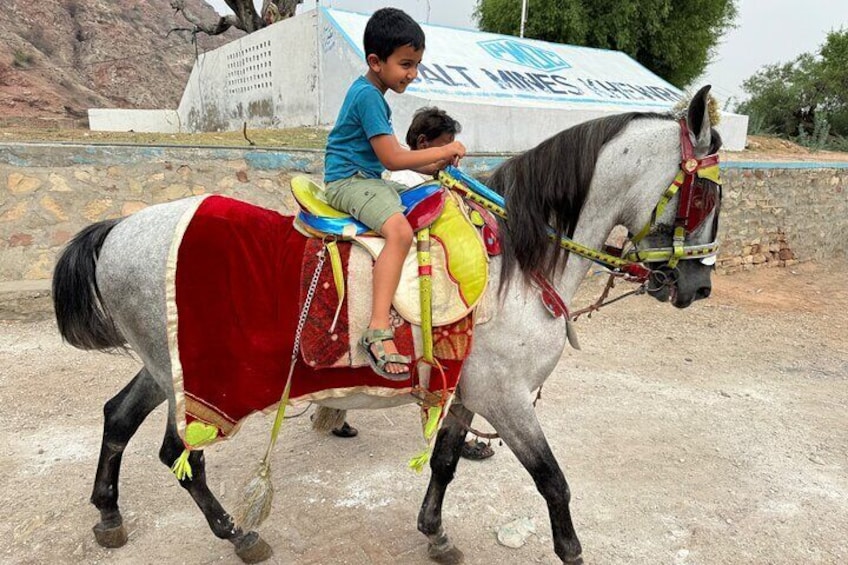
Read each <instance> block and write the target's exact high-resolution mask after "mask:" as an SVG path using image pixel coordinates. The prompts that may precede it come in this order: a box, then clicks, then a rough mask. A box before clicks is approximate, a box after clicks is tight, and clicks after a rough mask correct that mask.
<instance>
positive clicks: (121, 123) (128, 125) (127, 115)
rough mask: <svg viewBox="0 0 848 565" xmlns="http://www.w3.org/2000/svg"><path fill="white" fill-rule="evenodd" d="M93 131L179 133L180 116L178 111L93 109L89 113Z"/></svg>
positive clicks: (90, 125) (90, 126)
mask: <svg viewBox="0 0 848 565" xmlns="http://www.w3.org/2000/svg"><path fill="white" fill-rule="evenodd" d="M88 125H89V126H88V127H89V128H90V129H91V130H92V131H135V132H141V133H179V132H180V131H181V128H180V115H179V113H178V112H177V111H176V110H131V109H111V110H110V109H104V108H92V109H91V110H89V111H88Z"/></svg>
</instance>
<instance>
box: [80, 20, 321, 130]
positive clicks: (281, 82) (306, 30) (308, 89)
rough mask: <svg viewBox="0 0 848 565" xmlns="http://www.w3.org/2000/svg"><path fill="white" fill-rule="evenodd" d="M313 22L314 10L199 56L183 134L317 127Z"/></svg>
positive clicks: (185, 102)
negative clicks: (245, 123)
mask: <svg viewBox="0 0 848 565" xmlns="http://www.w3.org/2000/svg"><path fill="white" fill-rule="evenodd" d="M317 21H318V18H317V12H314V11H313V12H310V13H308V14H304V15H302V16H299V17H297V18H292V19H288V20H284V21H282V22H278V23H276V24H274V25H271V26H268V27H266V28H263V29H261V30H259V31H257V32H255V33H251V34H250V35H246V36H244V37H242V38H241V39H237V40H235V41H233V42H231V43H228V44H227V45H224V46H223V47H220V48H218V49H215V50H214V51H210V52H208V53H204V54H203V55H201V56H200V58H199V59H198V60H197V62H196V63H195V64H194V68H193V69H192V72H191V76H190V77H189V79H188V83H187V84H186V88H185V91H184V92H183V97H182V100H181V101H180V106H179V109H178V110H177V111H178V113H179V115H180V120H181V122H182V127H183V131H232V130H238V129H241V128H242V125H243V124H244V122H247V123H248V125H249V127H251V128H274V127H279V128H285V127H296V126H314V125H317V124H318V98H319V96H318V92H317V89H318V87H319V84H318V55H317V49H316V45H317V42H318V36H317V32H316V26H317ZM92 129H94V128H92Z"/></svg>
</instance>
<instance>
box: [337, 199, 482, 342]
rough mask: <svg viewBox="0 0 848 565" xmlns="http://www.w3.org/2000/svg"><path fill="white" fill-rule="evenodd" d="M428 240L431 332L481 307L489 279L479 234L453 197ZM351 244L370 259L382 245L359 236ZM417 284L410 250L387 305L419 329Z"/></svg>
mask: <svg viewBox="0 0 848 565" xmlns="http://www.w3.org/2000/svg"><path fill="white" fill-rule="evenodd" d="M430 239H431V242H430V260H431V262H432V275H431V281H432V288H433V299H432V302H433V306H432V308H433V326H444V325H447V324H452V323H453V322H456V321H459V320H461V319H462V318H464V317H466V316H467V315H468V314H470V313H471V312H472V311H473V310H474V307H475V306H477V304H478V303H479V302H480V299H481V298H482V297H483V294H484V293H485V291H486V285H487V283H488V279H489V257H488V254H487V253H486V247H485V245H484V244H483V240H482V239H481V237H480V233H479V232H478V231H477V229H476V228H475V227H474V224H472V223H471V221H470V220H469V219H468V217H467V215H466V213H465V210H464V208H463V204H462V203H461V201H460V199H459V197H457V196H456V195H455V194H453V193H451V194H449V196H448V198H447V200H446V202H445V206H444V209H443V211H442V215H441V216H439V218H438V219H437V220H436V221H435V222H434V223H433V225H432V226H431V228H430ZM354 241H356V242H357V243H358V244H360V245H362V247H364V248H365V249H367V250H368V252H369V253H370V254H371V256H372V257H374V258H376V257H377V256H378V255H379V254H380V251H381V250H382V249H383V246H384V245H385V240H384V239H383V238H381V237H369V236H358V237H356V238H354ZM352 275H353V276H358V275H359V273H358V272H354V273H352ZM369 278H370V276H369ZM418 280H419V279H418V255H417V250H416V247H415V245H413V246H412V247H411V248H410V250H409V254H407V256H406V260H405V261H404V264H403V271H402V272H401V278H400V284H398V289H397V291H396V292H395V296H394V299H393V301H392V304H393V306H394V307H395V310H397V312H398V313H399V314H400V315H401V316H402V317H403V318H404V319H406V320H408V321H410V322H412V323H413V324H416V325H421V295H420V291H419V288H420V285H419V282H418Z"/></svg>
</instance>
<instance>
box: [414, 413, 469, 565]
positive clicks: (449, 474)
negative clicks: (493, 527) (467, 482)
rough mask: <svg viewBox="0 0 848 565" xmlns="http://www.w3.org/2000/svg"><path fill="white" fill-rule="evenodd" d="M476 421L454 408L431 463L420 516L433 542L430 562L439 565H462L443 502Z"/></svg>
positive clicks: (427, 534)
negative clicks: (446, 523) (447, 530)
mask: <svg viewBox="0 0 848 565" xmlns="http://www.w3.org/2000/svg"><path fill="white" fill-rule="evenodd" d="M473 417H474V413H473V412H471V411H469V410H468V409H467V408H465V407H464V406H462V405H461V404H459V403H456V404H454V405H453V406H452V407H451V410H450V414H448V416H447V417H446V418H445V421H444V423H443V425H442V428H441V429H440V430H439V435H438V436H436V445H435V447H434V448H433V456H432V458H431V460H430V470H431V473H432V474H431V475H430V484H429V486H428V487H427V496H425V497H424V503H423V504H422V505H421V511H420V512H419V513H418V530H419V531H420V532H421V533H422V534H424V535H426V536H427V539H428V540H429V541H430V543H429V546H428V548H427V553H428V555H429V556H430V559H432V560H433V561H436V562H438V563H449V564H452V563H460V562H461V561H462V558H463V556H462V552H461V551H460V550H459V549H457V548H456V547H455V546H454V545H453V542H451V540H450V538H448V536H447V534H446V533H445V530H444V528H443V527H442V502H443V501H444V499H445V491H446V490H447V488H448V484H450V482H451V481H452V480H453V475H454V472H455V471H456V465H457V462H459V455H460V453H461V452H462V445H463V444H464V443H465V433H466V430H467V427H468V426H469V425H470V424H471V419H472V418H473Z"/></svg>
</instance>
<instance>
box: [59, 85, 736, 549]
mask: <svg viewBox="0 0 848 565" xmlns="http://www.w3.org/2000/svg"><path fill="white" fill-rule="evenodd" d="M708 92H709V87H705V88H703V89H701V91H699V92H698V93H697V94H696V96H695V97H694V98H693V100H692V101H691V102H690V104H689V107H688V112H687V114H686V117H685V120H684V122H685V124H686V125H688V129H685V128H684V129H683V130H682V131H683V132H684V134H683V139H684V141H683V142H682V141H681V139H682V137H681V126H680V125H679V123H678V121H676V120H675V119H674V118H673V117H672V116H670V115H658V114H646V113H628V114H621V115H616V116H611V117H606V118H600V119H597V120H594V121H590V122H587V123H584V124H581V125H578V126H575V127H573V128H571V129H569V130H566V131H564V132H562V133H560V134H558V135H556V136H554V137H552V138H551V139H549V140H547V141H545V142H543V143H542V144H540V145H539V146H538V147H536V148H534V149H531V150H529V151H527V152H526V153H524V154H522V155H519V156H517V157H515V158H513V159H510V160H508V161H506V162H505V163H504V164H503V165H502V166H501V167H500V168H499V169H498V170H497V171H496V172H495V173H494V175H493V177H492V178H491V180H490V186H491V187H492V188H493V189H494V190H495V191H497V192H499V193H500V194H501V195H503V196H504V197H505V199H506V203H507V212H508V217H509V220H508V224H504V225H502V229H501V234H502V246H503V249H504V254H503V256H501V257H495V258H493V260H492V262H491V280H492V281H499V282H500V284H499V285H494V284H493V285H490V289H489V290H488V291H487V292H488V293H489V294H490V295H491V296H489V297H488V298H487V299H488V300H490V304H496V305H497V308H496V312H495V313H494V315H493V317H492V319H491V320H490V321H489V322H487V323H485V324H482V325H480V326H478V327H477V329H476V335H475V346H474V349H473V351H472V353H471V355H470V356H469V358H468V359H467V361H466V363H465V366H464V370H463V377H462V380H461V383H460V387H459V391H458V400H457V402H455V403H454V404H453V406H452V410H451V417H449V418H446V419H445V421H444V424H443V426H442V428H441V430H440V431H439V433H438V436H437V439H436V444H435V448H434V451H433V456H432V459H431V472H432V474H431V478H430V484H429V487H428V489H427V494H426V496H425V499H424V502H423V505H422V507H421V511H420V514H419V517H418V529H419V530H420V531H421V532H422V533H424V534H425V535H426V536H427V538H428V540H429V555H430V557H431V558H432V559H434V560H436V561H438V562H442V563H456V562H459V561H460V560H461V559H462V553H461V552H460V551H459V550H458V549H457V548H456V547H455V546H454V545H453V543H452V541H451V540H450V539H449V538H448V536H447V534H446V533H445V530H444V528H443V525H442V515H441V510H442V502H443V499H444V495H445V491H446V489H447V486H448V484H449V483H450V482H451V480H452V479H453V476H454V472H455V469H456V466H457V462H458V459H459V454H460V450H461V448H462V445H463V442H464V438H465V434H466V430H467V426H468V425H469V424H470V423H471V420H472V418H473V417H474V415H475V414H480V415H481V416H483V417H484V418H485V419H486V420H487V421H488V422H489V423H490V424H491V425H492V426H493V427H494V428H495V430H496V431H497V433H498V434H499V435H500V437H501V438H503V441H504V442H505V443H506V444H507V445H508V446H509V448H510V449H512V451H513V452H514V453H515V455H516V457H517V458H518V460H519V461H520V462H521V463H522V465H524V467H525V468H526V469H527V471H528V472H529V473H530V475H531V476H532V477H533V480H534V481H535V483H536V486H537V487H538V490H539V492H540V493H541V494H542V496H543V497H544V498H545V501H546V502H547V505H548V509H549V513H550V520H551V527H552V531H553V543H554V550H555V552H556V554H557V555H558V556H559V557H560V558H561V559H562V561H563V562H567V563H580V562H582V558H581V551H582V550H581V546H580V542H579V541H578V539H577V535H576V533H575V531H574V526H573V524H572V521H571V514H570V511H569V500H570V493H569V487H568V484H567V483H566V480H565V477H564V476H563V473H562V471H561V470H560V468H559V465H558V464H557V461H556V458H555V457H554V455H553V453H552V452H551V449H550V447H549V446H548V442H547V440H546V439H545V435H544V433H543V432H542V428H541V427H540V425H539V422H538V420H537V418H536V414H535V412H534V410H533V399H534V391H536V390H537V389H538V388H539V387H540V386H541V385H542V384H543V383H544V382H545V379H547V378H548V376H549V375H550V374H551V372H552V371H553V370H554V367H555V366H556V365H557V363H558V362H559V360H560V357H561V355H562V352H563V349H564V347H565V344H566V341H567V331H566V324H564V323H563V321H562V319H555V318H553V317H551V316H550V315H549V313H548V312H547V311H546V310H545V308H544V306H543V304H542V302H541V301H540V300H539V290H538V288H537V287H536V286H535V285H533V284H532V283H531V282H530V281H531V275H534V274H541V275H544V276H545V277H546V278H547V279H548V280H549V281H551V282H552V283H553V285H554V286H555V287H556V288H557V289H558V291H559V293H560V295H561V296H562V298H563V299H564V301H565V302H566V304H568V303H570V302H571V300H572V297H573V296H574V294H575V292H576V290H577V287H578V285H579V284H580V281H581V280H582V279H583V277H584V276H585V274H586V272H587V270H588V268H589V265H590V262H589V261H588V260H587V259H585V258H583V257H580V256H577V255H576V254H574V253H571V254H568V253H566V252H564V251H563V250H562V249H561V248H559V247H558V246H556V245H554V244H552V243H551V240H550V234H549V231H548V227H549V226H550V227H551V228H553V229H554V230H555V232H557V233H558V234H560V235H564V236H568V237H571V238H572V239H573V240H574V241H577V242H580V243H582V244H583V245H585V246H587V247H590V248H593V249H601V248H602V246H603V244H604V242H605V239H606V238H607V236H608V234H609V233H610V231H611V230H612V228H613V227H614V226H616V225H619V224H620V225H624V226H625V227H626V228H627V229H628V230H629V231H630V232H631V233H637V232H639V231H640V230H641V228H643V226H645V225H646V224H648V223H650V222H652V221H653V224H654V228H653V229H652V230H651V233H650V234H649V235H648V236H647V238H645V240H644V241H643V243H642V244H643V245H645V246H647V247H652V248H669V247H671V246H672V232H673V231H674V225H675V222H676V221H679V219H678V218H677V216H678V214H677V212H678V206H677V205H676V203H677V200H678V198H679V196H675V197H674V198H673V199H672V200H671V202H670V203H669V205H668V206H666V207H665V210H664V211H663V212H661V213H656V212H655V206H656V204H657V202H658V201H659V200H660V198H661V196H662V195H663V194H664V192H665V191H666V189H667V188H668V187H669V185H670V184H671V183H672V181H673V180H674V178H675V175H676V174H677V173H678V171H679V170H680V168H681V150H682V148H683V146H684V145H689V147H693V148H694V157H695V158H696V160H698V159H701V158H702V157H704V156H705V155H708V154H714V153H716V152H717V151H718V148H719V145H720V139H719V138H718V136H717V135H716V133H715V132H714V131H713V129H712V128H711V123H710V117H709V112H708V111H707V99H708ZM687 140H688V142H689V143H687V142H686V141H687ZM195 205H196V201H195V200H194V199H186V200H181V201H176V202H171V203H167V204H160V205H157V206H151V207H149V208H147V209H145V210H143V211H141V212H138V213H137V214H134V215H132V216H129V217H127V218H123V219H120V220H110V221H105V222H101V223H98V224H94V225H92V226H89V227H88V228H86V229H85V230H83V231H81V232H80V233H79V234H78V235H77V236H76V237H75V238H74V240H73V241H72V242H71V243H70V244H69V245H68V247H67V248H66V250H65V251H64V253H63V254H62V256H61V258H60V259H59V262H58V264H57V266H56V269H55V273H54V279H53V297H54V302H55V309H56V316H57V319H58V324H59V328H60V331H61V334H62V336H63V337H64V339H65V340H66V341H68V342H69V343H70V344H71V345H73V346H75V347H79V348H82V349H97V350H109V349H120V348H125V347H130V348H131V349H132V350H133V351H134V352H135V353H136V354H137V355H138V356H139V357H140V359H141V361H142V362H143V364H144V366H143V368H142V369H141V370H140V371H139V373H138V374H137V375H136V376H135V378H134V379H133V380H132V381H131V382H130V383H129V384H128V385H127V386H126V387H125V388H124V389H123V390H122V391H121V392H119V393H118V394H117V395H116V396H115V397H114V398H112V399H111V400H109V401H108V402H107V403H106V405H105V409H104V412H105V424H104V433H103V441H102V446H101V452H100V459H99V464H98V468H97V475H96V478H95V483H94V490H93V493H92V496H91V501H92V503H93V504H94V505H95V506H96V507H97V509H98V510H99V511H100V522H99V523H98V524H97V525H96V526H95V527H94V532H95V535H96V538H97V541H98V543H100V545H103V546H105V547H118V546H121V545H123V544H124V543H126V540H127V534H126V531H125V529H124V526H123V524H122V518H121V513H120V511H119V509H118V476H119V471H120V466H121V457H122V454H123V452H124V449H125V447H126V445H127V443H128V442H129V440H130V438H131V437H132V436H133V434H134V433H135V432H136V430H137V429H138V427H139V425H140V424H141V423H142V421H143V420H144V419H145V417H147V415H148V414H149V413H150V412H151V411H152V410H153V409H154V408H155V407H156V406H158V405H159V404H161V403H162V402H165V401H167V402H168V405H169V412H168V424H167V431H166V434H165V438H164V441H163V443H162V447H161V449H160V452H159V456H160V459H161V460H162V462H163V463H165V464H166V465H169V466H170V465H171V463H173V462H174V461H175V460H176V458H177V456H178V455H179V454H180V453H181V452H182V450H183V443H182V441H181V439H180V437H179V436H178V434H177V427H176V423H175V394H174V388H173V385H172V378H171V359H170V357H169V347H168V334H167V331H166V319H167V317H166V296H165V293H166V284H165V278H166V267H167V265H166V264H167V261H168V256H169V249H170V246H171V240H172V234H173V233H174V232H175V228H176V226H177V224H178V222H179V221H180V218H181V217H182V216H183V213H184V211H186V210H187V209H189V208H190V207H192V206H195ZM717 214H718V206H715V207H714V209H712V210H711V211H709V213H708V214H707V218H706V221H703V222H702V223H700V224H699V225H698V227H697V229H694V230H693V231H691V233H687V234H686V242H685V243H686V246H692V247H697V246H704V245H706V244H709V243H711V242H713V241H714V240H715V237H716V233H715V232H716V229H717V227H716V226H717V222H716V220H717ZM653 216H656V217H653ZM710 264H711V262H710V261H706V260H698V259H695V260H683V261H680V262H679V264H677V265H675V264H672V265H671V266H668V265H667V266H664V267H663V266H661V265H659V264H649V265H648V266H649V267H650V268H651V269H652V271H653V275H652V277H653V280H654V282H655V283H658V282H660V280H661V281H662V283H663V284H654V285H652V288H651V290H650V291H649V292H651V293H652V294H653V295H654V296H655V297H656V298H658V299H660V300H662V301H671V302H672V303H673V304H674V305H675V306H677V307H679V308H683V307H686V306H688V305H689V304H691V303H692V301H693V300H696V299H699V298H706V297H707V296H709V294H710V289H711V283H710V272H711V267H710ZM292 276H293V277H296V276H298V273H292ZM411 402H415V399H414V398H412V397H411V396H400V397H393V398H383V397H375V396H368V395H366V394H358V395H354V396H349V397H346V398H339V399H331V400H327V401H326V402H324V401H322V402H321V403H320V404H322V405H323V406H325V407H328V408H331V409H337V410H349V409H362V408H386V407H390V406H396V405H399V404H403V403H411ZM189 461H190V464H191V466H192V469H193V470H194V476H193V478H192V479H190V480H189V479H184V480H181V481H180V485H181V486H182V487H184V488H185V489H186V490H187V491H188V492H189V494H190V495H191V497H192V498H193V499H194V501H195V502H196V503H197V505H198V506H199V507H200V509H201V511H202V512H203V514H204V516H205V517H206V520H207V522H208V523H209V526H210V528H211V529H212V531H213V533H214V534H215V535H216V536H218V537H219V538H222V539H226V540H229V541H230V542H232V543H233V544H234V546H235V551H236V553H237V555H238V556H239V557H240V558H241V559H242V560H243V561H245V562H258V561H261V560H264V559H267V558H268V557H269V556H270V555H271V549H270V547H269V546H268V545H267V544H266V543H265V542H264V541H263V540H262V539H261V538H260V537H259V535H258V534H257V533H256V532H252V531H250V532H246V531H242V529H241V528H239V527H238V526H237V525H236V524H234V522H233V519H232V518H231V516H230V514H228V513H227V512H226V511H225V510H224V508H222V506H221V505H220V504H219V502H218V501H217V500H216V499H215V496H214V495H213V494H212V492H210V490H209V488H208V486H207V480H206V475H205V468H204V455H203V452H202V451H193V452H192V453H191V456H190V459H189Z"/></svg>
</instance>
